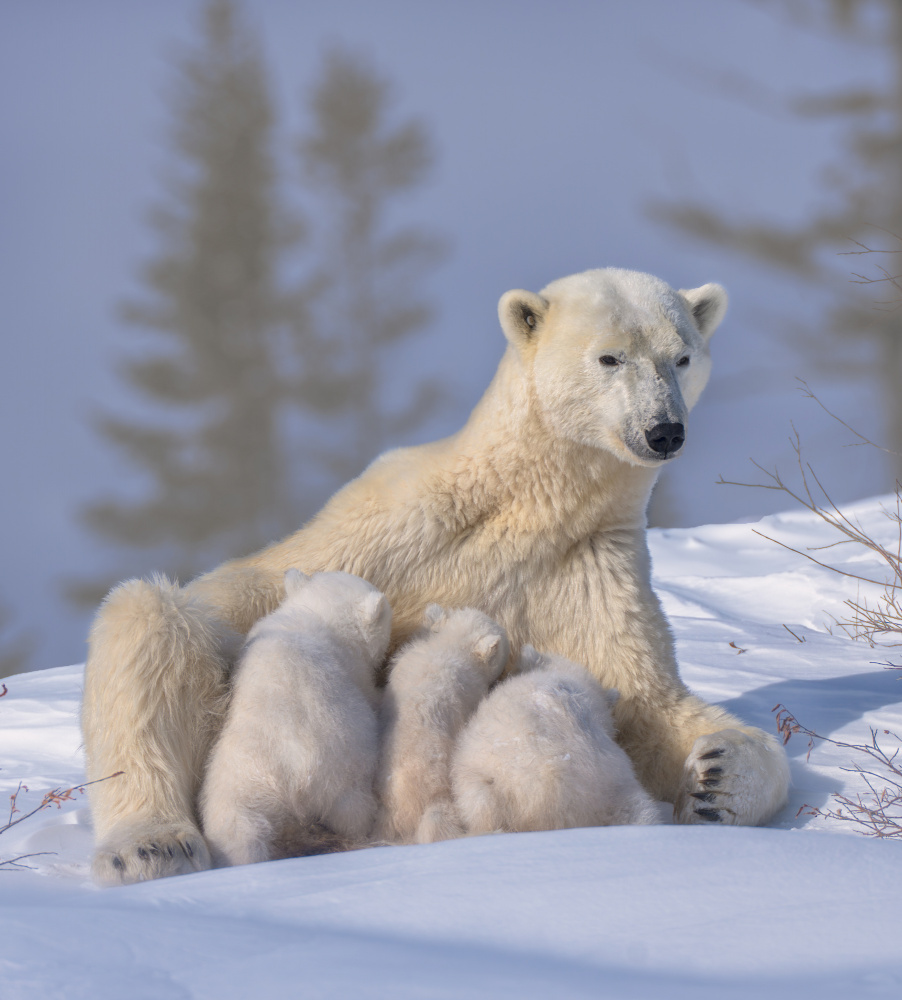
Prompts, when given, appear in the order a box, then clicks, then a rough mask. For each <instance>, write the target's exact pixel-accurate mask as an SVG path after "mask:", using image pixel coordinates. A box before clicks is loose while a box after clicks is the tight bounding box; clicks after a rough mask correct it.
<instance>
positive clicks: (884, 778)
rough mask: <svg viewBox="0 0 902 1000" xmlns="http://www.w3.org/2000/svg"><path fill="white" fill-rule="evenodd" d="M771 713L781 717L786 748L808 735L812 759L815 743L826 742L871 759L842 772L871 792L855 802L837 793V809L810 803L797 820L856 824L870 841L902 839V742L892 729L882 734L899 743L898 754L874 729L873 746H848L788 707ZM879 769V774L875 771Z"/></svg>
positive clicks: (857, 797) (865, 793) (779, 723)
mask: <svg viewBox="0 0 902 1000" xmlns="http://www.w3.org/2000/svg"><path fill="white" fill-rule="evenodd" d="M771 711H773V712H776V713H777V716H776V722H777V732H778V733H779V734H780V735H781V736H782V738H783V745H784V746H786V744H787V743H788V742H789V741H790V739H791V738H792V737H793V736H794V735H795V734H796V733H804V734H805V735H806V736H807V737H808V757H810V756H811V751H812V750H813V749H814V741H815V740H822V741H823V742H824V743H830V744H832V745H833V746H835V747H840V748H842V749H844V750H852V751H854V752H855V753H856V754H860V755H863V756H864V757H866V758H869V760H868V762H867V766H862V764H860V763H858V761H856V762H855V763H854V764H853V765H852V766H851V767H843V768H841V770H843V771H850V772H852V773H853V774H857V775H859V776H860V777H861V779H862V780H863V781H864V783H865V785H866V786H867V788H868V791H867V792H864V793H859V794H857V795H855V797H854V798H853V797H852V796H849V795H843V794H842V793H840V792H834V793H833V800H834V801H835V802H836V803H837V806H836V808H834V809H819V808H818V807H817V806H812V805H809V804H808V803H807V802H806V803H805V804H804V805H803V806H802V807H801V808H800V809H799V811H798V813H796V815H797V816H799V815H802V814H803V813H804V815H806V816H820V817H821V819H827V818H830V819H835V820H840V821H841V822H843V823H852V824H854V825H855V826H858V827H860V828H861V829H860V831H859V832H861V833H864V834H865V835H867V836H869V837H882V838H902V759H900V757H899V751H900V749H902V739H900V738H899V737H898V736H897V735H896V734H895V733H893V732H891V731H890V730H889V729H884V730H882V732H881V735H882V736H884V737H889V738H890V739H891V740H895V742H896V744H897V746H896V748H895V749H894V750H892V751H889V750H885V749H884V748H883V747H882V746H881V745H880V742H879V739H878V732H880V731H879V730H877V729H874V728H873V727H871V740H870V742H869V743H844V742H842V741H841V740H834V739H831V738H830V737H829V736H821V735H820V734H819V733H816V732H815V731H814V730H813V729H808V728H807V727H806V726H803V725H802V724H801V723H800V722H799V720H798V719H797V718H796V717H795V716H794V715H793V714H792V712H790V711H789V709H788V708H786V706H785V705H775V706H774V707H773V709H771ZM875 767H876V768H877V770H876V771H875V770H871V768H875Z"/></svg>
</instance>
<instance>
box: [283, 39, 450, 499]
mask: <svg viewBox="0 0 902 1000" xmlns="http://www.w3.org/2000/svg"><path fill="white" fill-rule="evenodd" d="M390 106H391V94H390V88H389V85H388V83H387V82H386V81H385V80H384V79H382V78H381V77H380V76H379V74H378V73H377V72H376V71H375V70H374V69H373V68H372V67H371V66H369V65H368V64H367V63H366V62H363V61H362V60H361V59H360V57H359V56H357V55H355V54H354V53H351V52H347V51H343V50H340V49H336V50H333V51H332V52H330V53H329V54H328V56H327V57H326V61H325V66H324V68H323V72H322V75H321V77H320V79H319V81H318V83H317V84H316V86H315V87H314V88H313V91H312V93H311V95H310V112H311V125H310V129H309V132H308V133H307V134H306V135H305V136H303V138H302V139H301V141H300V143H299V147H298V148H299V153H300V161H301V170H302V174H303V180H304V182H305V187H306V189H307V191H308V192H309V193H310V194H311V195H312V196H314V198H315V201H316V203H317V205H319V206H320V209H321V212H320V220H321V222H324V223H325V225H323V226H322V230H321V231H322V239H321V241H319V242H318V244H317V262H318V263H317V270H316V278H315V282H316V287H317V291H318V294H317V298H316V304H315V307H314V310H315V314H316V319H315V322H314V329H315V330H316V331H317V336H316V341H315V343H316V350H315V353H313V351H311V356H310V359H311V361H312V362H313V363H312V364H311V366H310V367H309V368H308V372H310V373H313V379H311V378H310V377H308V378H307V379H306V381H305V382H304V383H303V385H302V386H301V391H302V394H303V396H304V397H305V398H306V399H308V400H311V402H314V403H315V404H316V405H317V406H318V407H319V408H320V409H327V410H328V411H329V413H330V417H331V419H332V421H333V422H334V424H335V425H336V426H338V427H339V428H341V434H342V439H341V442H342V443H341V447H340V448H338V449H332V450H330V451H329V452H328V453H326V452H322V453H321V458H322V460H323V461H325V462H326V463H327V464H328V466H329V468H330V470H331V472H332V474H333V476H334V478H335V479H336V480H337V481H338V482H344V481H345V480H347V479H348V478H350V477H351V476H355V475H357V474H358V473H359V472H360V471H361V470H362V469H363V468H364V466H365V465H366V464H367V463H368V462H369V461H371V460H372V459H373V458H374V457H375V456H376V455H377V454H378V453H379V452H381V451H382V450H383V449H384V448H385V447H387V446H389V445H391V444H393V443H394V442H396V441H397V439H398V437H399V436H401V435H403V434H404V433H406V432H408V431H410V430H412V429H414V428H415V427H417V426H418V425H419V424H420V423H422V421H423V420H425V419H426V418H427V417H428V416H429V415H430V414H431V413H432V412H433V411H434V410H435V409H436V407H437V406H438V405H439V404H440V402H441V400H442V399H443V390H442V387H441V386H440V384H438V383H437V382H435V381H431V380H423V381H421V382H420V383H419V384H418V385H417V386H416V387H415V389H414V392H413V394H412V398H411V399H409V400H404V401H402V405H401V407H400V408H398V407H396V408H394V410H393V411H392V410H390V409H389V408H388V407H387V406H386V401H385V399H384V398H383V396H382V394H381V389H382V386H383V384H384V379H383V377H382V373H381V371H380V363H381V361H382V360H383V359H384V358H385V356H386V355H387V353H388V350H389V349H390V348H391V347H392V346H394V345H396V344H398V343H399V342H401V341H403V340H404V339H405V338H407V337H410V336H412V335H413V334H416V333H417V332H419V331H421V330H422V329H423V328H424V327H426V326H427V325H428V324H429V323H430V321H431V320H432V316H433V311H432V309H431V307H430V305H429V303H428V302H427V301H426V300H425V299H424V298H423V296H422V294H421V288H422V279H423V277H424V275H425V274H426V273H427V272H428V271H429V270H430V269H431V268H432V267H433V266H434V265H435V264H436V263H437V262H438V261H439V260H440V259H441V257H442V256H443V254H444V251H445V247H444V244H443V242H442V241H441V240H440V239H438V238H436V237H435V236H434V235H432V234H431V233H429V232H427V231H425V230H423V229H421V228H417V227H412V226H407V227H400V228H394V229H391V228H389V227H388V225H387V221H386V219H387V216H388V214H389V208H390V206H391V204H392V202H394V201H396V200H397V199H398V198H399V197H402V196H404V195H406V194H408V193H409V191H410V190H411V189H412V188H414V187H415V186H417V185H418V184H420V183H421V182H422V181H423V179H424V178H425V176H426V175H427V173H428V171H429V169H430V167H431V166H432V160H433V155H432V148H431V143H430V141H429V137H428V135H427V133H426V130H425V128H424V127H423V125H422V124H421V123H420V122H417V121H406V122H402V123H401V124H394V123H393V122H392V121H391V120H390V119H389V111H390ZM314 380H315V381H314Z"/></svg>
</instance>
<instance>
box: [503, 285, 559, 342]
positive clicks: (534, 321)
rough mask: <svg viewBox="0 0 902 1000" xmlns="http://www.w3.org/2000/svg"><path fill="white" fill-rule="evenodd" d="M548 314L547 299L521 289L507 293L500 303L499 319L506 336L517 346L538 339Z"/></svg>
mask: <svg viewBox="0 0 902 1000" xmlns="http://www.w3.org/2000/svg"><path fill="white" fill-rule="evenodd" d="M547 312H548V300H547V299H543V298H542V296H541V295H536V294H535V292H524V291H523V290H522V289H521V288H515V289H514V290H513V291H512V292H505V293H504V295H502V296H501V301H500V302H499V303H498V319H499V320H501V329H502V330H504V336H505V337H507V339H508V340H509V341H510V342H511V343H512V344H516V345H517V346H520V345H522V344H528V343H529V342H530V341H532V340H535V339H536V337H537V336H538V333H539V330H540V328H541V326H542V322H543V321H544V319H545V314H546V313H547Z"/></svg>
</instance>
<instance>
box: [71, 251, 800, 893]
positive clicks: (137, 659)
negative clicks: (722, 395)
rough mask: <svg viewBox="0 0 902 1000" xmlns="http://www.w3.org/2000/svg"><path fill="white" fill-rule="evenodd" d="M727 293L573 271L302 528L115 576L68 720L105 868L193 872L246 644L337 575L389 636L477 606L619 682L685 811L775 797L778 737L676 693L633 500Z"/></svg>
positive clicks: (514, 301)
mask: <svg viewBox="0 0 902 1000" xmlns="http://www.w3.org/2000/svg"><path fill="white" fill-rule="evenodd" d="M726 301H727V300H726V294H725V292H724V290H723V289H722V288H720V287H719V286H718V285H713V284H708V285H703V286H702V287H701V288H696V289H692V290H691V291H680V292H678V291H675V290H674V289H672V288H670V287H669V286H668V285H666V284H665V283H664V282H663V281H661V280H659V279H658V278H654V277H652V276H651V275H647V274H641V273H638V272H633V271H624V270H619V269H613V268H611V269H603V270H593V271H586V272H584V273H583V274H576V275H573V276H571V277H568V278H562V279H561V280H559V281H555V282H553V283H552V284H550V285H548V287H547V288H545V289H543V291H542V292H540V293H539V294H538V295H536V294H534V293H532V292H526V291H520V290H516V291H511V292H508V293H507V294H505V295H504V296H503V297H502V298H501V301H500V303H499V307H498V313H499V317H500V320H501V326H502V328H503V330H504V335H505V337H506V338H507V340H508V346H507V350H506V352H505V354H504V357H503V358H502V360H501V364H500V365H499V367H498V372H497V374H496V375H495V378H494V380H493V381H492V383H491V385H490V386H489V388H488V390H487V391H486V393H485V395H484V396H483V398H482V400H481V401H480V402H479V404H478V405H477V406H476V408H475V409H474V410H473V413H472V414H471V416H470V419H469V420H468V421H467V423H466V425H465V426H464V427H463V428H462V429H461V430H460V431H459V432H458V433H457V434H454V435H453V436H451V437H449V438H445V439H444V440H441V441H437V442H434V443H432V444H426V445H421V446H419V447H415V448H404V449H400V450H397V451H390V452H387V453H386V454H384V455H382V456H381V457H380V458H377V459H376V460H375V461H374V462H373V463H372V465H370V466H369V468H367V469H366V470H365V471H364V472H363V474H362V475H361V476H359V477H358V478H357V479H355V480H353V481H352V482H351V483H349V484H348V485H347V486H345V487H344V488H343V489H342V490H340V491H339V492H338V493H337V494H336V495H335V496H334V497H333V498H332V499H331V500H330V501H329V503H328V504H326V506H325V507H324V508H323V510H322V511H321V512H320V513H319V514H318V515H317V516H316V517H315V518H313V520H312V521H310V522H309V523H308V524H307V525H306V526H305V527H304V528H302V529H301V530H300V531H298V532H297V533H295V534H294V535H292V536H290V537H289V538H287V539H285V540H284V541H282V542H279V543H278V544H275V545H272V546H270V547H269V548H267V549H264V550H263V551H262V552H260V553H258V554H256V555H253V556H249V557H247V558H244V559H237V560H234V561H231V562H227V563H225V564H224V565H222V566H220V567H219V568H218V569H216V570H214V571H213V572H211V573H208V574H206V575H204V576H201V577H199V578H198V579H196V580H194V581H193V582H192V583H190V584H188V585H187V586H185V587H183V588H179V587H178V586H177V585H175V584H173V583H170V582H169V581H167V580H166V579H165V578H162V577H157V578H155V579H154V580H152V581H143V580H129V581H126V582H125V583H122V584H120V585H119V586H118V587H116V588H114V589H113V590H112V591H111V593H110V594H109V596H108V597H107V598H106V600H105V601H104V603H103V605H102V606H101V608H100V610H99V612H98V614H97V617H96V620H95V622H94V625H93V627H92V630H91V637H90V650H89V656H88V665H87V673H86V678H85V700H84V709H83V716H82V724H83V730H84V738H85V747H86V751H87V772H88V774H87V776H88V779H89V780H94V779H97V778H102V777H104V776H106V775H109V774H112V773H113V772H115V771H123V772H124V773H123V774H122V775H121V776H119V777H116V778H114V779H112V780H110V781H105V782H103V783H101V784H98V785H95V786H94V787H93V788H92V789H91V805H92V810H93V817H94V826H95V831H96V836H97V853H96V856H95V859H94V873H95V877H96V878H97V879H98V880H99V881H101V882H106V883H121V882H133V881H137V880H140V879H146V878H155V877H158V876H162V875H174V874H179V873H183V872H190V871H194V870H202V869H204V868H207V867H209V865H210V858H209V853H208V850H207V847H206V844H205V843H204V840H203V837H202V835H201V833H200V830H199V828H198V821H197V808H196V799H197V792H198V787H199V783H200V780H201V777H202V773H203V768H204V762H205V760H206V757H207V754H208V751H209V748H210V744H211V740H212V738H213V737H214V736H215V734H216V731H217V727H218V725H219V723H220V721H221V719H222V716H223V711H224V707H225V703H226V699H227V698H228V675H229V669H230V666H231V664H232V662H233V660H234V658H235V655H236V651H237V649H238V648H239V646H240V643H241V637H242V635H243V634H245V633H246V632H247V631H248V630H249V629H250V627H251V625H252V624H253V623H254V622H255V621H256V620H257V619H258V618H260V617H261V616H263V615H265V614H267V613H269V612H270V611H272V610H273V608H275V607H276V605H277V604H278V603H279V601H280V599H281V598H282V596H283V576H284V573H285V571H286V570H287V569H289V568H291V567H297V568H300V569H303V570H304V571H306V572H308V573H311V572H315V571H318V570H345V571H347V572H350V573H356V574H358V575H360V576H362V577H364V578H365V579H367V580H369V581H370V582H371V583H372V584H374V585H375V586H376V587H378V588H379V589H380V590H382V591H384V592H385V594H386V595H387V596H388V599H389V601H390V602H391V606H392V608H393V611H394V625H393V636H392V642H393V646H397V645H398V644H399V643H402V642H404V640H405V639H407V638H408V636H410V635H411V634H412V632H413V631H414V630H415V629H416V628H417V627H418V626H419V624H420V622H421V620H422V616H423V610H424V608H425V607H426V605H427V604H430V603H432V602H435V603H438V604H441V605H444V606H448V607H464V606H472V607H476V608H479V609H480V610H482V611H484V612H485V613H486V614H488V615H490V616H491V617H492V618H494V619H496V620H497V621H498V622H499V623H500V624H501V625H503V626H504V627H505V628H506V629H507V631H508V633H509V635H510V639H511V645H512V655H514V656H516V654H517V652H518V650H519V647H520V646H521V645H522V644H524V643H527V642H529V643H532V645H534V646H535V647H537V648H538V649H540V650H544V651H548V652H554V653H558V654H560V655H561V656H565V657H567V658H568V659H570V660H575V661H576V662H578V663H583V664H586V665H587V666H588V668H589V670H590V671H591V672H592V673H593V674H594V675H595V676H596V677H598V678H599V679H600V680H601V682H602V683H603V684H604V685H605V686H606V687H615V688H618V689H619V691H620V700H619V701H618V702H617V705H616V708H615V709H614V715H615V720H616V725H617V731H618V734H619V735H618V739H619V742H620V744H621V745H622V747H623V748H624V750H625V751H626V752H627V754H628V755H629V756H630V758H631V759H632V761H633V764H634V766H635V769H636V773H637V775H638V777H639V779H640V780H641V781H642V783H643V784H644V786H645V787H646V788H647V789H648V791H649V792H651V794H652V795H654V796H656V797H658V798H660V799H664V800H667V801H670V802H673V803H674V815H675V818H676V820H677V821H678V822H681V823H700V822H719V823H733V824H756V823H761V822H763V821H765V820H766V819H767V818H768V817H769V816H771V815H772V814H773V813H774V812H775V811H776V810H777V809H778V808H779V807H780V806H781V805H782V804H783V803H784V802H785V800H786V793H787V787H788V767H787V763H786V758H785V754H784V752H783V750H782V748H781V747H780V746H779V744H778V743H777V741H776V740H775V739H774V738H773V737H772V736H769V735H767V734H765V733H764V732H762V731H761V730H759V729H754V728H751V727H749V726H746V725H744V724H742V723H741V722H740V721H738V720H737V719H736V718H734V717H733V716H731V715H729V714H727V713H726V712H724V711H723V710H722V709H720V708H717V707H715V706H712V705H708V704H706V703H705V702H703V701H701V700H700V699H698V698H696V697H694V696H693V695H691V694H690V693H689V691H688V690H687V689H686V687H685V686H684V685H683V683H682V681H681V680H680V677H679V674H678V671H677V666H676V660H675V656H674V648H673V640H672V637H671V634H670V631H669V629H668V626H667V622H666V620H665V618H664V615H663V613H662V611H661V607H660V604H659V602H658V600H657V598H656V597H655V595H654V593H653V592H652V589H651V583H650V573H649V555H648V548H647V545H646V540H645V509H646V505H647V503H648V498H649V494H650V493H651V489H652V486H653V485H654V482H655V478H656V476H657V474H658V472H659V470H660V469H661V468H662V467H663V466H664V465H665V464H666V463H668V462H670V461H671V460H672V459H673V458H674V457H676V456H677V455H678V454H679V453H680V451H681V449H682V445H683V441H684V438H685V434H686V431H685V425H686V420H687V414H688V411H689V410H690V409H691V408H692V406H693V405H694V404H695V403H696V402H697V400H698V398H699V395H700V394H701V391H702V389H703V388H704V386H705V383H706V382H707V380H708V375H709V372H710V367H711V362H710V354H709V350H708V343H709V339H710V337H711V335H712V333H713V332H714V330H715V328H716V327H717V325H718V323H719V322H720V320H721V319H722V317H723V314H724V312H725V310H726Z"/></svg>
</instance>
